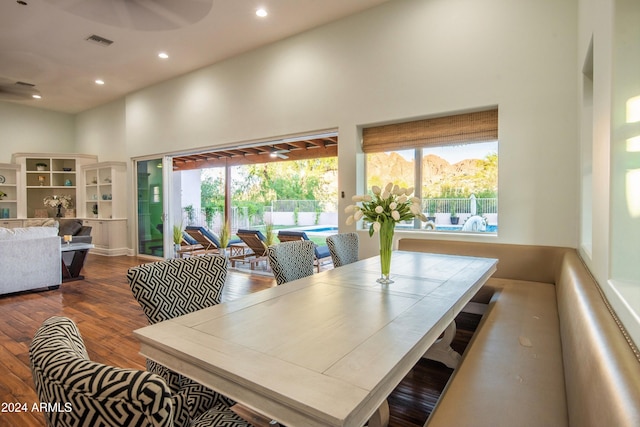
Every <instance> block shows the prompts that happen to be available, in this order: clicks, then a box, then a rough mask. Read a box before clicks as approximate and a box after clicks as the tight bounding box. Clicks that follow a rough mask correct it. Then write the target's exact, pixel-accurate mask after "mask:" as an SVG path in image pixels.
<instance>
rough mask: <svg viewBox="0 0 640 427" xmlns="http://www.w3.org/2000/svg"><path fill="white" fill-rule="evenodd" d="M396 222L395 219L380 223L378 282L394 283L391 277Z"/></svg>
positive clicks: (384, 283)
mask: <svg viewBox="0 0 640 427" xmlns="http://www.w3.org/2000/svg"><path fill="white" fill-rule="evenodd" d="M395 227H396V223H395V222H394V221H384V222H382V223H381V224H380V273H381V275H380V278H379V279H378V280H376V281H377V282H378V283H380V284H383V285H388V284H390V283H393V280H391V279H390V278H389V274H390V272H391V253H392V248H393V232H394V231H395Z"/></svg>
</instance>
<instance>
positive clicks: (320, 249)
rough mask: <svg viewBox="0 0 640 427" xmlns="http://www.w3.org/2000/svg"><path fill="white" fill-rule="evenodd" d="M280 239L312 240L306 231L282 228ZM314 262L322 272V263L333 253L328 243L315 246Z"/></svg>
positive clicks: (286, 240)
mask: <svg viewBox="0 0 640 427" xmlns="http://www.w3.org/2000/svg"><path fill="white" fill-rule="evenodd" d="M278 240H280V241H281V242H283V243H284V242H295V241H298V240H311V239H309V236H307V233H306V232H304V231H289V230H280V231H279V232H278ZM313 255H314V263H315V266H316V268H317V269H318V273H320V265H321V264H322V261H323V260H324V259H329V258H330V257H331V254H330V253H329V248H328V247H327V245H315V246H314V247H313Z"/></svg>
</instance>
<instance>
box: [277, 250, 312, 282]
mask: <svg viewBox="0 0 640 427" xmlns="http://www.w3.org/2000/svg"><path fill="white" fill-rule="evenodd" d="M314 247H315V244H314V243H313V242H312V241H310V240H298V241H292V242H283V243H280V244H277V245H273V246H270V247H269V249H267V258H268V259H269V264H270V265H271V270H272V271H273V275H274V276H275V278H276V283H277V284H278V285H282V284H283V283H287V282H291V281H292V280H296V279H301V278H303V277H307V276H312V275H313V267H314V266H313V257H314V254H313V249H314Z"/></svg>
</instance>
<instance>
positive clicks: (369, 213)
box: [345, 182, 427, 236]
mask: <svg viewBox="0 0 640 427" xmlns="http://www.w3.org/2000/svg"><path fill="white" fill-rule="evenodd" d="M371 192H372V193H373V195H370V194H366V195H356V196H353V197H352V198H351V200H352V201H354V202H355V203H360V204H361V205H360V206H359V205H357V204H354V205H349V206H347V207H346V209H345V213H347V214H350V215H349V217H348V218H347V225H351V224H353V223H354V222H355V221H359V220H360V219H362V218H364V219H365V220H366V221H368V222H370V223H371V225H370V226H369V236H373V233H374V232H377V231H380V228H381V227H382V225H383V224H385V223H392V224H393V226H395V224H396V223H398V222H400V221H406V220H410V219H413V218H419V219H420V220H421V221H426V220H427V217H426V216H425V215H424V214H423V213H422V201H421V200H420V199H419V198H418V197H411V195H412V194H413V187H409V188H401V187H399V186H398V185H394V184H393V183H391V182H390V183H388V184H387V185H386V186H385V187H384V188H380V187H378V186H376V185H374V186H373V187H371Z"/></svg>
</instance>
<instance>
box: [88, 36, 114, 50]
mask: <svg viewBox="0 0 640 427" xmlns="http://www.w3.org/2000/svg"><path fill="white" fill-rule="evenodd" d="M86 40H87V41H89V42H92V43H97V44H99V45H100V46H105V47H106V46H111V45H112V44H113V40H109V39H105V38H104V37H100V36H98V35H95V34H92V35H90V36H89V37H87V39H86Z"/></svg>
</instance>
